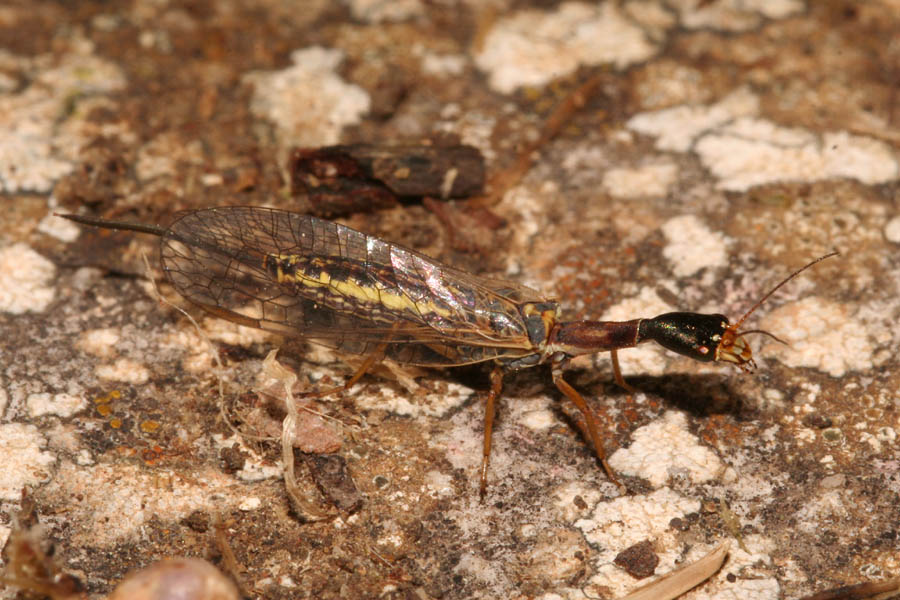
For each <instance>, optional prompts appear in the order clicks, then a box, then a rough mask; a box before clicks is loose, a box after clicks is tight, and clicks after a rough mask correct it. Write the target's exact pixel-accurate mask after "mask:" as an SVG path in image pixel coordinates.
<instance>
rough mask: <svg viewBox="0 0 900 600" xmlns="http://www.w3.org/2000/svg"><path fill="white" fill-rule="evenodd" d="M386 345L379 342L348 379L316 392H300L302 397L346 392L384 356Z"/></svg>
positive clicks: (319, 396) (318, 396) (317, 396)
mask: <svg viewBox="0 0 900 600" xmlns="http://www.w3.org/2000/svg"><path fill="white" fill-rule="evenodd" d="M386 347H387V343H384V344H379V346H378V347H377V348H375V350H374V351H373V352H372V353H371V354H369V355H368V356H366V359H365V360H364V361H363V363H362V364H361V365H360V366H359V368H358V369H356V371H355V372H354V373H353V375H352V376H351V377H350V379H348V380H347V382H346V383H344V384H343V385H338V386H335V387H333V388H328V389H327V390H319V391H317V392H306V393H305V394H302V397H303V398H322V397H323V396H330V395H331V394H336V393H338V392H346V391H348V390H349V389H350V388H352V387H353V386H354V385H356V382H357V381H359V380H360V379H362V376H363V375H365V374H366V373H367V372H368V371H369V369H371V368H372V365H374V364H375V363H378V362H381V359H382V358H384V349H385V348H386Z"/></svg>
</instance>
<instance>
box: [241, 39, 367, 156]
mask: <svg viewBox="0 0 900 600" xmlns="http://www.w3.org/2000/svg"><path fill="white" fill-rule="evenodd" d="M343 56H344V55H343V53H342V52H341V51H340V50H331V49H328V48H322V47H319V46H313V47H311V48H305V49H301V50H295V51H294V52H293V53H291V60H292V61H293V62H294V65H293V66H291V67H288V68H286V69H282V70H281V71H265V72H263V71H257V72H252V73H249V74H248V75H246V76H245V77H244V81H245V82H246V83H249V84H251V85H252V86H253V97H252V99H251V102H250V110H251V111H252V112H253V113H254V114H255V115H256V116H258V117H259V118H262V119H266V120H267V121H269V122H270V123H271V124H272V125H273V127H274V128H275V132H276V135H277V137H278V140H279V143H280V145H281V146H282V147H285V148H287V147H290V146H328V145H331V144H336V143H338V141H340V135H341V131H342V130H343V128H344V127H345V126H347V125H354V124H356V123H359V121H360V119H361V117H362V116H363V115H364V114H365V113H366V112H367V111H368V110H369V103H370V101H369V95H368V94H367V93H366V91H365V90H364V89H362V88H361V87H359V86H357V85H352V84H349V83H347V82H345V81H344V80H342V79H341V78H340V77H339V76H338V75H337V74H336V73H335V70H336V69H337V67H338V66H339V65H340V63H341V61H342V60H343Z"/></svg>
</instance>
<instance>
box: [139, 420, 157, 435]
mask: <svg viewBox="0 0 900 600" xmlns="http://www.w3.org/2000/svg"><path fill="white" fill-rule="evenodd" d="M140 427H141V431H143V432H144V433H154V432H156V431H157V430H158V429H159V428H160V427H161V425H160V423H159V421H143V422H141V425H140Z"/></svg>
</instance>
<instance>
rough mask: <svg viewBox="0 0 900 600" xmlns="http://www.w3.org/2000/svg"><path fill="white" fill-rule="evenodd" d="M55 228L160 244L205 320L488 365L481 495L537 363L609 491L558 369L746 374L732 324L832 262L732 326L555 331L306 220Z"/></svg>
mask: <svg viewBox="0 0 900 600" xmlns="http://www.w3.org/2000/svg"><path fill="white" fill-rule="evenodd" d="M59 216H61V217H64V218H66V219H69V220H72V221H75V222H78V223H81V224H84V225H92V226H96V227H103V228H108V229H124V230H131V231H137V232H141V233H148V234H152V235H156V236H159V237H160V238H161V241H160V261H161V263H162V268H163V270H164V272H165V274H166V277H167V278H168V279H169V281H170V282H171V283H172V285H173V286H174V287H175V289H176V290H177V291H178V292H179V293H180V294H181V295H182V296H184V297H185V298H186V299H187V300H189V301H190V302H192V303H194V304H196V305H197V306H199V307H200V308H202V309H203V310H205V311H207V312H209V313H211V314H213V315H215V316H217V317H221V318H224V319H228V320H230V321H234V322H236V323H239V324H241V325H246V326H249V327H256V328H259V329H263V330H266V331H271V332H274V333H277V334H280V335H284V336H289V337H302V338H305V339H309V340H312V341H315V342H318V343H322V344H325V345H328V346H331V347H333V348H336V349H337V350H339V351H342V352H348V353H354V354H361V355H368V356H369V357H370V358H371V357H373V356H375V357H378V358H382V357H386V358H389V359H392V360H395V361H397V362H400V363H404V364H411V365H421V366H432V367H452V366H460V365H466V364H472V363H481V362H493V363H494V368H493V370H492V371H491V375H490V381H491V386H490V392H489V394H488V397H487V401H486V404H485V413H484V414H485V426H484V442H483V450H482V452H483V454H482V464H481V477H480V488H479V489H480V492H481V495H482V497H483V496H484V494H485V490H486V486H487V471H488V464H489V460H490V452H491V433H492V430H493V420H494V404H495V402H496V400H497V398H498V397H499V396H500V394H501V391H502V386H503V375H504V374H505V373H507V372H509V371H515V370H518V369H523V368H526V367H533V366H536V365H540V364H545V363H548V364H549V365H550V371H551V374H552V378H553V383H554V384H555V385H556V387H557V388H558V389H559V390H560V391H561V392H562V393H563V394H564V395H565V396H566V397H567V398H569V399H570V400H571V401H572V402H573V403H574V404H575V406H576V407H577V408H578V409H579V410H580V411H581V413H582V414H583V415H584V419H585V422H586V425H587V431H588V434H589V436H590V438H591V441H592V442H593V445H594V451H595V453H596V455H597V458H598V459H599V461H600V463H601V464H602V465H603V468H604V470H605V471H606V473H607V475H608V476H609V478H610V479H611V480H612V481H613V482H616V483H618V480H617V479H616V477H615V474H614V473H613V470H612V469H611V468H610V466H609V464H608V462H607V460H606V452H605V450H604V446H603V443H602V441H601V438H600V435H599V433H598V429H597V421H596V418H595V417H594V413H593V411H592V410H591V409H590V407H588V405H587V403H586V402H585V400H584V398H582V396H581V394H579V393H578V392H577V391H576V390H575V388H573V387H572V386H571V385H569V383H568V382H566V380H565V379H564V378H563V369H564V367H565V365H566V363H567V362H568V361H569V359H571V358H572V357H574V356H578V355H581V354H592V353H595V352H610V354H611V357H612V365H613V372H614V376H615V380H616V383H618V384H619V385H620V386H622V387H623V388H625V389H627V390H631V388H630V386H628V385H627V384H626V383H625V380H624V379H623V377H622V373H621V370H620V368H619V361H618V356H617V351H618V350H621V349H624V348H631V347H634V346H636V345H638V344H640V343H642V342H645V341H648V340H652V341H654V342H656V343H658V344H660V345H661V346H663V347H665V348H667V349H668V350H671V351H673V352H676V353H678V354H681V355H684V356H688V357H690V358H693V359H695V360H699V361H704V362H713V361H715V362H727V363H732V364H734V365H736V366H738V367H740V368H741V369H743V370H744V371H748V372H749V371H751V370H753V369H754V368H755V366H756V364H755V363H754V361H753V355H752V351H751V349H750V346H749V345H748V343H747V341H746V340H745V339H744V336H745V335H747V334H748V333H766V332H760V331H744V332H741V331H740V327H741V326H742V325H743V323H744V321H745V320H746V319H747V317H749V316H750V314H752V313H753V312H754V311H755V310H756V309H757V308H758V307H759V306H760V305H762V303H763V302H765V301H766V300H767V299H768V298H769V297H770V296H771V295H772V294H773V293H775V291H777V290H778V289H779V288H780V287H781V286H783V285H784V284H785V283H787V282H788V281H790V280H791V279H793V278H794V277H796V276H797V275H798V274H800V273H801V272H802V271H804V270H806V269H808V268H809V267H811V266H812V265H814V264H816V263H817V262H819V261H821V260H824V259H825V258H828V257H830V256H833V255H835V254H837V252H833V253H831V254H828V255H826V256H823V257H821V258H819V259H817V260H815V261H813V262H811V263H809V264H808V265H806V266H805V267H803V268H801V269H799V270H797V271H795V272H794V273H792V274H791V275H790V276H789V277H787V278H786V279H784V280H783V281H782V282H781V283H779V284H778V285H776V286H775V287H774V288H773V289H772V290H771V291H769V292H768V293H767V294H765V295H764V296H763V297H762V299H760V300H759V301H758V302H757V303H756V304H754V305H753V307H752V308H750V310H749V311H747V313H745V314H744V316H743V317H741V318H740V319H739V320H738V321H737V322H736V323H734V324H729V321H728V318H727V317H725V316H724V315H720V314H700V313H692V312H671V313H666V314H662V315H659V316H656V317H653V318H642V319H633V320H630V321H568V322H567V321H562V320H560V308H559V305H558V303H557V302H556V301H554V300H549V299H546V298H542V297H541V295H540V294H539V293H538V292H536V291H535V290H532V289H529V288H527V287H524V286H521V285H517V284H515V283H511V282H507V281H502V280H496V279H489V278H484V277H478V276H475V275H472V274H469V273H466V272H464V271H462V270H459V269H455V268H453V267H451V266H448V265H444V264H441V263H440V262H438V261H436V260H434V259H432V258H429V257H427V256H425V255H423V254H420V253H418V252H415V251H413V250H410V249H408V248H404V247H403V246H400V245H397V244H392V243H390V242H387V241H384V240H381V239H379V238H377V237H374V236H370V235H366V234H365V233H361V232H359V231H356V230H354V229H351V228H349V227H346V226H344V225H339V224H337V223H333V222H331V221H326V220H323V219H319V218H316V217H313V216H310V215H303V214H297V213H292V212H287V211H283V210H276V209H271V208H260V207H249V206H231V207H219V208H207V209H202V210H196V211H191V212H187V213H184V214H182V215H181V216H179V217H178V218H177V219H176V220H175V221H174V222H173V223H172V224H171V225H169V227H159V226H156V225H146V224H140V223H127V222H119V221H109V220H105V219H99V218H93V217H86V216H81V215H59ZM769 335H771V334H769ZM772 337H774V336H772ZM776 339H777V338H776ZM366 364H371V363H370V362H369V361H367V363H366ZM364 369H365V365H364V367H363V370H364ZM363 370H360V371H358V372H357V374H356V375H354V377H353V378H352V379H351V380H350V382H349V383H348V386H349V385H352V384H353V382H355V381H356V380H357V379H358V377H359V376H361V375H362V373H363Z"/></svg>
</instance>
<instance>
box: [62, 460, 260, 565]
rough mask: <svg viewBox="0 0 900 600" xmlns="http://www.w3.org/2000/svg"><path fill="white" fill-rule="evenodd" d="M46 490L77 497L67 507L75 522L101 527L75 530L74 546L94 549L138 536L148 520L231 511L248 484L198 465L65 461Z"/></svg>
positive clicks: (241, 498)
mask: <svg viewBox="0 0 900 600" xmlns="http://www.w3.org/2000/svg"><path fill="white" fill-rule="evenodd" d="M47 492H48V493H49V494H51V495H52V494H54V493H56V494H59V496H60V498H67V499H70V498H78V499H79V501H78V502H76V503H70V504H67V506H69V508H70V512H69V513H68V514H69V516H70V517H71V518H72V520H73V522H76V523H93V524H95V525H96V524H102V527H100V526H94V527H90V528H87V529H84V530H79V531H73V535H74V536H75V537H76V538H80V539H79V540H78V541H77V542H73V543H79V544H81V543H90V544H92V546H93V547H95V548H96V547H98V546H101V547H102V546H105V545H107V544H113V543H116V542H117V541H122V540H127V539H128V538H129V536H131V535H139V532H140V531H141V527H142V526H143V525H144V524H145V523H146V522H147V521H148V520H149V519H160V520H162V521H163V522H177V521H179V520H180V519H183V518H184V517H186V516H187V515H189V514H190V513H191V512H193V511H196V510H205V511H210V512H215V511H220V510H230V508H231V507H236V506H237V505H238V504H239V503H241V502H243V501H244V500H245V499H246V498H247V492H246V488H245V486H243V485H241V484H239V483H238V482H236V481H235V480H234V479H233V478H232V477H230V476H228V475H225V474H224V473H222V471H221V470H219V469H218V468H215V467H210V468H207V467H205V466H203V465H194V466H192V470H191V472H190V473H187V474H181V473H179V472H177V471H173V470H167V469H164V468H155V469H153V470H149V471H148V470H146V469H144V468H143V467H142V466H140V465H136V464H131V463H127V462H121V463H118V464H99V465H96V466H89V467H83V466H77V465H75V464H72V463H69V462H63V463H62V464H61V465H60V467H59V470H58V472H57V473H56V476H55V477H54V478H53V482H52V483H51V484H50V485H49V486H48V489H47ZM82 536H83V537H82Z"/></svg>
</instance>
